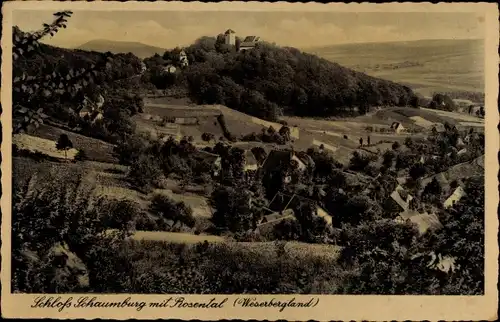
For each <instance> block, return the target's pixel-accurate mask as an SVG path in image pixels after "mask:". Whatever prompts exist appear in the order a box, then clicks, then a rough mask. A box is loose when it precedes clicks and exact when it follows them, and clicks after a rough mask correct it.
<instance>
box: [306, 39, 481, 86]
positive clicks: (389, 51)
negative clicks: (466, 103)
mask: <svg viewBox="0 0 500 322" xmlns="http://www.w3.org/2000/svg"><path fill="white" fill-rule="evenodd" d="M306 51H307V52H311V53H314V54H317V55H318V56H320V57H323V58H325V59H328V60H330V61H333V62H336V63H339V64H341V65H343V66H346V67H350V68H352V69H354V70H357V71H362V72H365V73H366V74H368V75H371V76H375V77H380V78H383V79H388V80H392V81H396V82H400V83H404V84H407V85H409V86H410V87H411V88H412V89H414V90H415V91H417V92H420V93H422V94H424V95H432V93H433V92H444V91H474V92H484V80H483V73H484V44H483V42H482V41H481V40H421V41H408V42H393V43H365V44H349V45H335V46H328V47H323V48H311V49H308V50H306Z"/></svg>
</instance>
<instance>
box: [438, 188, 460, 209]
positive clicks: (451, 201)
mask: <svg viewBox="0 0 500 322" xmlns="http://www.w3.org/2000/svg"><path fill="white" fill-rule="evenodd" d="M464 196H465V190H464V189H463V188H462V187H460V186H459V187H458V188H456V189H455V191H453V193H452V194H451V196H449V197H448V198H447V199H446V200H445V202H444V203H443V207H444V209H448V208H450V207H453V205H455V203H457V202H458V201H460V199H462V197H464Z"/></svg>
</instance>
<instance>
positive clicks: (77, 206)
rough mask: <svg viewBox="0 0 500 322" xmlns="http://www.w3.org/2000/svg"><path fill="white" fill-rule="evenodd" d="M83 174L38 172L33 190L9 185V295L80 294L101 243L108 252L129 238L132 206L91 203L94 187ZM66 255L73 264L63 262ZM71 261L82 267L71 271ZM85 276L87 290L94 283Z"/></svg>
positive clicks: (134, 210)
mask: <svg viewBox="0 0 500 322" xmlns="http://www.w3.org/2000/svg"><path fill="white" fill-rule="evenodd" d="M83 175H84V174H83V172H82V171H79V172H77V173H71V174H66V173H64V174H61V173H59V174H57V175H55V174H51V173H49V174H43V173H39V174H38V178H39V179H38V180H37V183H36V185H33V184H31V183H30V182H27V183H23V182H19V181H17V180H15V181H14V184H15V186H16V189H15V194H14V196H13V209H12V288H13V290H15V291H21V292H39V293H40V292H50V293H52V292H68V291H78V290H80V291H82V290H85V288H86V287H88V283H85V282H84V279H85V278H84V277H85V276H84V275H87V274H88V273H89V271H90V270H91V266H92V264H93V261H92V260H90V258H91V257H92V253H93V252H94V251H96V250H98V249H99V248H100V247H102V246H104V244H106V246H105V247H111V245H113V244H115V243H119V242H120V241H123V238H125V237H126V236H127V235H128V234H129V231H130V229H131V227H132V226H131V222H132V220H133V218H134V217H135V216H136V215H137V214H138V208H137V205H135V204H134V203H131V202H129V201H120V200H108V199H103V198H100V199H98V200H95V202H91V197H92V196H91V195H92V190H93V187H92V186H89V185H88V184H87V183H85V182H84V181H83ZM91 204H92V206H91ZM108 229H116V230H115V231H114V232H109V231H108ZM106 231H108V232H107V233H105V232H106ZM55 253H60V254H61V256H59V255H55ZM64 254H66V255H64ZM68 254H70V255H71V257H72V258H73V259H72V260H68V256H69V255H68ZM54 261H57V263H58V264H57V263H56V262H54ZM75 261H76V262H80V263H81V262H82V261H83V263H81V264H78V265H76V267H75V266H74V265H73V264H74V263H75ZM82 274H83V275H82ZM89 275H91V274H89ZM87 277H88V278H89V279H90V285H92V284H93V283H94V282H95V281H94V280H93V278H92V277H91V276H87ZM61 278H62V279H61ZM82 278H83V280H82Z"/></svg>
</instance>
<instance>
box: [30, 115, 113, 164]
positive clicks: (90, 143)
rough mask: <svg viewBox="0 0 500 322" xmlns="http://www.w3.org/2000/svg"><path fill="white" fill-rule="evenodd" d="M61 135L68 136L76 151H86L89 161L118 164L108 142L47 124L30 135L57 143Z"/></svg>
mask: <svg viewBox="0 0 500 322" xmlns="http://www.w3.org/2000/svg"><path fill="white" fill-rule="evenodd" d="M61 134H66V135H67V136H68V138H69V139H70V140H71V142H72V143H73V147H74V148H75V149H77V150H82V151H84V152H85V155H86V156H87V159H89V160H93V161H99V162H107V163H118V160H117V159H116V158H115V157H114V156H113V145H112V144H110V143H108V142H104V141H101V140H99V139H94V138H91V137H88V136H84V135H81V134H78V133H74V132H71V131H67V130H64V129H61V128H59V127H55V126H51V125H47V124H40V126H39V127H38V128H37V129H35V130H33V131H32V132H30V135H34V136H37V137H39V138H43V139H47V140H52V141H57V140H58V139H59V136H60V135H61Z"/></svg>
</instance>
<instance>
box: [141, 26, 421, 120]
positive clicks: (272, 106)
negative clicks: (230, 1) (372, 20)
mask: <svg viewBox="0 0 500 322" xmlns="http://www.w3.org/2000/svg"><path fill="white" fill-rule="evenodd" d="M179 51H180V49H179V48H176V49H173V50H171V51H167V52H165V54H164V55H163V57H161V56H159V55H157V56H155V57H151V58H148V59H146V60H145V61H146V64H147V65H148V67H149V68H150V72H151V75H152V78H151V79H152V81H153V82H154V83H155V85H156V86H157V87H160V88H166V87H170V86H181V87H186V88H188V89H189V95H190V96H191V98H192V99H194V100H195V101H196V102H198V103H200V104H224V105H226V106H228V107H230V108H233V109H236V110H239V111H242V112H245V113H248V114H251V115H254V116H259V117H263V118H267V119H276V118H277V117H279V116H280V115H281V114H288V115H298V116H332V115H346V114H351V113H353V112H358V111H359V112H361V113H364V112H366V111H367V110H368V108H369V107H370V106H385V105H387V106H394V105H396V106H405V105H408V104H410V103H411V102H412V100H413V99H414V97H415V94H414V93H413V91H412V90H411V89H410V88H409V87H406V86H403V85H399V84H397V83H394V82H391V81H387V80H382V79H378V78H375V77H371V76H368V75H366V74H364V73H360V72H356V71H353V70H351V69H348V68H345V67H342V66H340V65H339V64H336V63H332V62H330V61H327V60H325V59H322V58H319V57H317V56H315V55H311V54H307V53H303V52H301V51H300V50H298V49H296V48H291V47H278V46H276V45H272V44H268V43H264V42H263V43H259V44H257V46H256V47H255V48H254V49H252V50H250V51H243V52H237V51H236V48H235V47H234V46H230V45H226V44H224V42H223V37H221V35H219V37H217V38H215V37H203V38H200V39H198V40H197V41H196V42H195V43H194V44H193V45H191V46H189V47H187V48H185V52H186V54H187V56H188V60H189V63H190V65H189V66H188V67H187V68H186V69H184V70H183V71H182V72H180V73H177V74H175V75H166V76H165V77H159V75H161V73H160V72H161V66H163V65H164V64H165V63H166V62H169V63H170V62H173V63H175V62H176V55H178V53H179Z"/></svg>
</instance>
